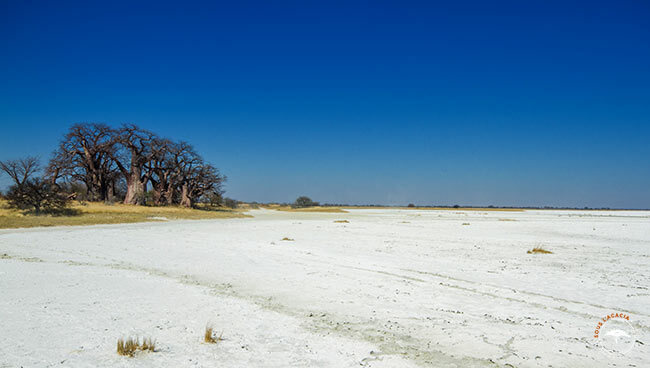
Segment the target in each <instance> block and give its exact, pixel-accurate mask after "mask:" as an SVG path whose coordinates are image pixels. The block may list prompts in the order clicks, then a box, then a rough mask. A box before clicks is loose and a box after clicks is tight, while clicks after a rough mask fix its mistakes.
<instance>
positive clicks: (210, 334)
mask: <svg viewBox="0 0 650 368" xmlns="http://www.w3.org/2000/svg"><path fill="white" fill-rule="evenodd" d="M222 336H223V332H222V333H221V334H219V336H216V334H215V332H214V328H213V327H212V326H210V325H207V326H205V333H204V334H203V341H205V342H206V343H208V344H216V343H218V342H219V341H222V340H223V338H222Z"/></svg>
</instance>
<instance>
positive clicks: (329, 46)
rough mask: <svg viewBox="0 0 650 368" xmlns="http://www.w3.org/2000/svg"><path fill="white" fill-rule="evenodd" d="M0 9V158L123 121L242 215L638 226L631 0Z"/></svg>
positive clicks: (641, 24)
mask: <svg viewBox="0 0 650 368" xmlns="http://www.w3.org/2000/svg"><path fill="white" fill-rule="evenodd" d="M133 3H138V4H137V5H134V4H133ZM450 3H453V4H450ZM1 6H2V8H1V9H0V39H1V42H2V48H1V49H0V52H1V53H2V54H1V57H0V80H1V81H2V82H1V83H0V124H1V130H0V159H9V158H14V157H20V156H24V155H26V154H38V155H40V156H41V157H43V158H44V160H46V159H47V157H48V156H49V153H50V152H51V151H52V150H53V149H54V148H55V147H56V145H57V142H58V141H59V139H60V137H61V136H62V135H63V134H64V132H65V131H66V129H67V128H68V127H69V126H70V125H71V124H72V123H75V122H84V121H93V122H106V123H109V124H113V125H119V124H121V123H124V122H133V123H136V124H139V125H141V126H142V127H144V128H148V129H151V130H154V131H156V132H158V133H159V134H161V135H163V136H167V137H170V138H174V139H177V140H187V141H189V142H191V143H193V144H194V145H195V146H196V147H197V149H198V150H199V151H200V152H201V153H202V154H203V155H204V156H205V158H206V159H208V160H209V161H212V162H213V163H214V164H216V165H217V166H218V167H220V168H221V169H222V171H223V172H224V173H225V174H226V175H227V176H228V177H229V182H228V185H227V191H228V193H227V194H228V195H229V196H231V197H234V198H237V199H241V200H247V201H253V200H256V201H291V200H293V199H294V198H295V197H296V196H298V195H302V194H305V195H309V196H311V197H312V198H313V199H315V200H320V201H321V202H337V203H383V204H406V203H409V202H413V203H417V204H447V205H453V204H456V203H458V204H468V205H490V204H493V205H514V206H516V205H553V206H580V207H582V206H598V207H601V206H606V207H619V208H620V207H624V208H650V142H649V141H650V3H649V2H647V1H641V0H640V1H634V2H626V1H610V2H600V1H584V2H571V1H561V2H548V1H544V2H542V1H540V2H532V1H511V2H498V1H497V2H488V1H475V2H462V1H461V2H440V3H435V2H408V1H395V2H378V1H368V2H355V1H341V2H334V1H324V2H315V1H295V2H291V1H280V2H247V1H228V2H217V3H207V2H206V3H200V2H190V1H184V2H174V3H164V2H159V1H157V2H152V3H149V4H145V3H140V2H124V3H118V2H107V1H104V2H88V1H83V2H78V3H75V2H67V1H62V2H58V1H48V2H30V1H2V5H1ZM0 183H2V184H4V185H6V184H7V180H6V177H3V178H2V179H0Z"/></svg>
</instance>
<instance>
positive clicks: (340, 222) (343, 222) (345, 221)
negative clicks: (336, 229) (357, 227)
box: [334, 220, 350, 224]
mask: <svg viewBox="0 0 650 368" xmlns="http://www.w3.org/2000/svg"><path fill="white" fill-rule="evenodd" d="M334 222H336V223H337V224H349V223H350V221H348V220H334Z"/></svg>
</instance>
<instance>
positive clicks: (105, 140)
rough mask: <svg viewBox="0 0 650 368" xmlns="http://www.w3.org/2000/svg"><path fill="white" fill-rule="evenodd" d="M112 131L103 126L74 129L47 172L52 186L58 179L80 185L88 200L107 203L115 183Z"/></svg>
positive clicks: (63, 141)
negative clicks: (85, 191) (81, 183)
mask: <svg viewBox="0 0 650 368" xmlns="http://www.w3.org/2000/svg"><path fill="white" fill-rule="evenodd" d="M114 155H115V142H114V130H113V129H111V128H110V127H109V126H108V125H106V124H99V123H86V124H75V125H73V126H72V127H71V128H70V130H69V131H68V133H67V134H66V135H65V137H64V138H63V140H62V141H61V143H60V144H59V148H58V149H57V150H56V151H55V152H54V155H53V157H52V159H51V160H50V163H49V165H48V167H47V169H46V173H47V174H48V175H49V176H50V178H51V181H52V182H53V183H54V182H56V180H57V179H59V178H64V179H68V180H76V181H81V182H83V183H84V184H85V186H86V189H87V191H88V194H89V197H90V199H91V200H100V201H105V200H107V199H108V195H109V190H110V189H111V185H112V184H111V183H113V184H114V181H115V169H116V167H115V161H114V159H113V156H114Z"/></svg>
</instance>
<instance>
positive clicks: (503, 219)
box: [499, 218, 517, 221]
mask: <svg viewBox="0 0 650 368" xmlns="http://www.w3.org/2000/svg"><path fill="white" fill-rule="evenodd" d="M499 221H517V220H515V219H509V218H500V219H499Z"/></svg>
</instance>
